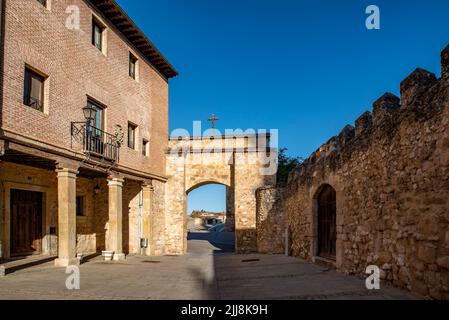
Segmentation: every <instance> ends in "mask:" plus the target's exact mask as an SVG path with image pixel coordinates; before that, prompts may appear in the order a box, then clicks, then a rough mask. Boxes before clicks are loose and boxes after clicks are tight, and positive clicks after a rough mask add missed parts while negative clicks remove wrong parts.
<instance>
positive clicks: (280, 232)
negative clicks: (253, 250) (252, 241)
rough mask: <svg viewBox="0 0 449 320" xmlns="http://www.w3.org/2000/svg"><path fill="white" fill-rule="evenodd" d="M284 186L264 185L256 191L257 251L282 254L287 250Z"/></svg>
mask: <svg viewBox="0 0 449 320" xmlns="http://www.w3.org/2000/svg"><path fill="white" fill-rule="evenodd" d="M283 191H284V189H282V188H276V187H264V188H260V189H259V190H257V192H256V201H257V223H256V225H257V251H258V252H260V253H270V254H278V253H279V254H280V253H284V252H285V214H284V208H283Z"/></svg>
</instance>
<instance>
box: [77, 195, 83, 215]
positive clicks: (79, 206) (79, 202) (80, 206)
mask: <svg viewBox="0 0 449 320" xmlns="http://www.w3.org/2000/svg"><path fill="white" fill-rule="evenodd" d="M76 216H77V217H84V216H85V212H84V197H82V196H77V197H76Z"/></svg>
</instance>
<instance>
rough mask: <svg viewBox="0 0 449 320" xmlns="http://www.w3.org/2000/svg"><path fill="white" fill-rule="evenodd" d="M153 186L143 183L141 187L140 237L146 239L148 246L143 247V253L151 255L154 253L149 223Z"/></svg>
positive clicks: (150, 224)
mask: <svg viewBox="0 0 449 320" xmlns="http://www.w3.org/2000/svg"><path fill="white" fill-rule="evenodd" d="M153 192H154V189H153V186H152V185H151V184H144V185H143V187H142V198H143V199H142V200H143V203H142V238H143V239H148V247H147V248H146V249H143V254H144V255H146V256H151V255H153V254H154V245H153V232H152V223H151V213H152V202H153Z"/></svg>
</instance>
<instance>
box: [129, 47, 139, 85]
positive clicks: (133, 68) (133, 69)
mask: <svg viewBox="0 0 449 320" xmlns="http://www.w3.org/2000/svg"><path fill="white" fill-rule="evenodd" d="M129 76H130V77H131V78H133V79H134V80H136V77H137V58H136V57H134V56H133V55H132V54H131V53H130V54H129Z"/></svg>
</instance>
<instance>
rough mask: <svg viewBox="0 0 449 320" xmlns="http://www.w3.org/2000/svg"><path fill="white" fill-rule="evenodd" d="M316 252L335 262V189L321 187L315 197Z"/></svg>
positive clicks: (326, 186)
mask: <svg viewBox="0 0 449 320" xmlns="http://www.w3.org/2000/svg"><path fill="white" fill-rule="evenodd" d="M316 201H317V217H316V220H315V221H316V223H317V226H316V231H317V234H316V235H317V250H316V253H317V255H318V256H319V257H321V258H326V259H330V260H336V248H337V201H336V192H335V189H334V188H332V187H331V186H330V185H323V186H322V188H321V190H320V191H319V192H318V194H317V197H316Z"/></svg>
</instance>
